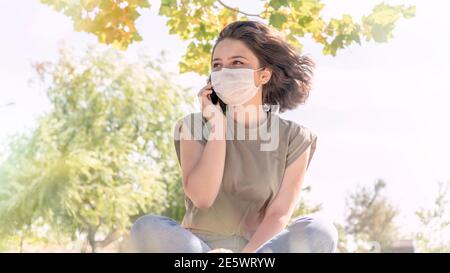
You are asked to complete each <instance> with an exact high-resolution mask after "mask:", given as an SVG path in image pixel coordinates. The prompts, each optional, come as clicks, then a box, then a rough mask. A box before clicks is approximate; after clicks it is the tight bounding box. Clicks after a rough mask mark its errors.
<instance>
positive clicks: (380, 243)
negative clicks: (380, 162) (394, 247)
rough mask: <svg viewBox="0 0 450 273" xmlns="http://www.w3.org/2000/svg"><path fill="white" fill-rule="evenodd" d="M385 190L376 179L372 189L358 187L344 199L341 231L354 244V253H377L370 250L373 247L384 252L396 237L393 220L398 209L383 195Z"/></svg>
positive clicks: (396, 231) (383, 185) (396, 230)
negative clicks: (343, 220) (344, 213)
mask: <svg viewBox="0 0 450 273" xmlns="http://www.w3.org/2000/svg"><path fill="white" fill-rule="evenodd" d="M385 187H386V183H385V182H384V181H383V180H377V181H376V182H375V183H374V185H373V187H367V186H364V187H358V189H357V190H355V191H354V192H353V193H350V194H349V195H348V196H347V199H346V208H347V213H346V214H347V216H346V223H345V225H344V230H345V233H346V234H347V235H348V236H350V237H351V239H352V240H353V242H354V243H355V244H356V246H357V251H364V252H365V251H375V250H377V249H371V248H373V247H380V249H379V250H381V251H385V250H386V249H388V248H389V246H390V245H391V244H392V242H393V241H394V240H395V238H396V237H397V234H398V229H397V226H396V225H395V224H394V219H395V217H396V216H397V215H398V210H397V209H396V208H395V207H394V205H392V204H391V203H390V202H389V201H388V199H387V198H386V197H385V196H384V195H383V189H385ZM347 239H350V238H347ZM349 248H351V247H349Z"/></svg>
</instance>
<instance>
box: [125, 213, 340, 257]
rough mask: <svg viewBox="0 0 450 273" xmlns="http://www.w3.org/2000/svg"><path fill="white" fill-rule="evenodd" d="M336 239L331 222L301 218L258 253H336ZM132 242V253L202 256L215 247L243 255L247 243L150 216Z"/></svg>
mask: <svg viewBox="0 0 450 273" xmlns="http://www.w3.org/2000/svg"><path fill="white" fill-rule="evenodd" d="M337 237H338V236H337V230H336V228H335V227H334V225H332V224H331V223H328V222H327V221H325V220H322V219H319V218H316V217H299V218H297V219H295V220H294V221H293V222H292V223H291V224H290V225H288V226H287V227H286V229H284V230H282V231H281V232H279V233H278V234H276V235H275V236H273V237H272V238H271V239H270V240H268V241H267V242H265V243H264V244H262V245H261V246H260V247H259V248H258V249H257V250H256V251H255V252H256V253H300V252H335V251H336V246H337V240H338V238H337ZM130 243H131V248H132V252H160V253H202V252H208V251H209V250H211V249H214V248H227V249H231V250H232V251H233V252H240V251H241V249H242V248H243V247H244V246H245V245H246V244H247V243H248V240H247V239H246V238H244V237H242V236H237V235H235V236H225V235H220V234H204V233H196V234H194V233H192V232H191V231H189V230H188V229H186V228H183V227H182V226H181V225H179V224H178V223H177V222H176V221H175V220H173V219H171V218H169V217H166V216H161V215H154V214H148V215H145V216H142V217H140V218H139V219H137V220H136V222H135V223H134V225H133V227H132V228H131V232H130Z"/></svg>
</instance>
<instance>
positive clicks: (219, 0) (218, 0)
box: [217, 0, 264, 19]
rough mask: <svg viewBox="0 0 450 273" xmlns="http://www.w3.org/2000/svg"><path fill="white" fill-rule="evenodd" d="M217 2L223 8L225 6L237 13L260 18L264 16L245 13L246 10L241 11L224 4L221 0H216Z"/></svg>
mask: <svg viewBox="0 0 450 273" xmlns="http://www.w3.org/2000/svg"><path fill="white" fill-rule="evenodd" d="M217 2H219V3H220V4H221V5H222V6H223V7H224V8H227V9H229V10H233V11H236V12H239V13H241V14H244V15H246V16H252V17H259V18H261V19H264V18H262V17H261V14H251V13H247V12H244V11H241V10H239V9H238V8H233V7H230V6H228V5H226V4H225V3H224V2H222V1H221V0H217Z"/></svg>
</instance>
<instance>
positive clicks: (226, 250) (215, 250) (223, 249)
mask: <svg viewBox="0 0 450 273" xmlns="http://www.w3.org/2000/svg"><path fill="white" fill-rule="evenodd" d="M207 253H233V251H232V250H230V249H226V248H215V249H213V250H210V251H208V252H207Z"/></svg>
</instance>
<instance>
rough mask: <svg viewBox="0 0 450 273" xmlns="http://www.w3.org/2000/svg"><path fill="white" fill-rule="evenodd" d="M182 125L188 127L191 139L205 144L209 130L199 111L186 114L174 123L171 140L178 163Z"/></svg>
mask: <svg viewBox="0 0 450 273" xmlns="http://www.w3.org/2000/svg"><path fill="white" fill-rule="evenodd" d="M183 127H184V128H188V129H189V132H190V136H191V137H192V139H193V140H197V141H198V142H199V143H200V144H202V145H206V142H207V136H208V132H209V130H210V126H209V123H207V122H206V119H205V118H204V117H203V115H202V113H201V112H198V113H190V114H187V115H186V116H184V117H183V118H181V119H179V120H178V121H177V122H176V123H175V128H174V134H173V138H174V139H173V140H174V146H175V151H176V154H177V158H178V162H179V163H180V164H181V157H180V142H181V132H182V129H183Z"/></svg>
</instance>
